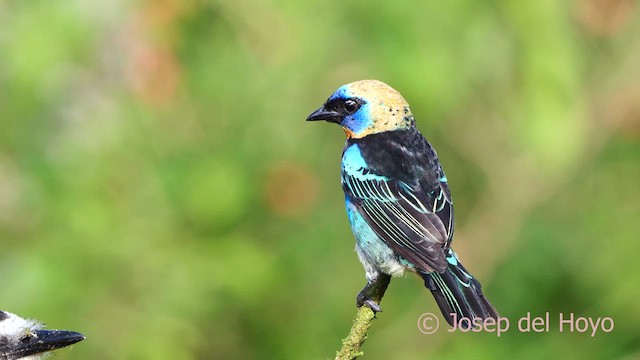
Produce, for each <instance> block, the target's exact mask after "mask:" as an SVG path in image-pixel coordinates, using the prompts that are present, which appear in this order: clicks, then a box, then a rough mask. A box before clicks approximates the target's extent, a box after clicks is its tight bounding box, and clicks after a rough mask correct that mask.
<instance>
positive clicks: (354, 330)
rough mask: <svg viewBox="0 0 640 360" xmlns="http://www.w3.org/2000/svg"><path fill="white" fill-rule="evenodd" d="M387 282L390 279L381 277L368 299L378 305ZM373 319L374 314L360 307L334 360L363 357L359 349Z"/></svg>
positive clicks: (372, 288)
mask: <svg viewBox="0 0 640 360" xmlns="http://www.w3.org/2000/svg"><path fill="white" fill-rule="evenodd" d="M389 281H391V278H390V277H388V276H382V277H381V278H380V279H379V280H378V281H377V282H376V283H375V284H373V286H372V287H371V289H370V294H369V298H371V299H372V300H374V301H375V302H376V303H378V304H379V303H380V301H381V300H382V297H383V296H384V292H385V291H386V290H387V286H389ZM375 318H376V314H375V312H373V310H371V309H370V308H368V307H367V306H360V307H359V308H358V311H357V312H356V316H355V318H354V319H353V326H351V330H350V331H349V335H347V337H346V338H344V339H343V340H342V348H341V349H340V351H338V353H337V354H336V359H335V360H353V359H357V358H358V357H359V356H362V355H363V352H362V351H360V347H361V346H362V344H364V341H365V340H366V339H367V333H368V332H369V328H370V327H371V323H372V321H373V319H375Z"/></svg>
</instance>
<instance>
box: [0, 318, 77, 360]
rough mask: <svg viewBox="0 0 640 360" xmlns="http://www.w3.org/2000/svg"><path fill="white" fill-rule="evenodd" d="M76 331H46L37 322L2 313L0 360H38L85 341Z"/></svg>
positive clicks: (0, 322) (0, 319)
mask: <svg viewBox="0 0 640 360" xmlns="http://www.w3.org/2000/svg"><path fill="white" fill-rule="evenodd" d="M84 339H85V337H84V336H83V335H82V334H80V333H77V332H74V331H67V330H44V329H43V326H42V324H40V323H39V322H37V321H35V320H27V319H23V318H21V317H20V316H18V315H16V314H12V313H10V312H7V311H0V359H2V360H17V359H23V360H37V359H40V358H41V356H42V355H43V354H45V353H46V352H48V351H52V350H56V349H60V348H63V347H65V346H69V345H71V344H75V343H77V342H78V341H82V340H84Z"/></svg>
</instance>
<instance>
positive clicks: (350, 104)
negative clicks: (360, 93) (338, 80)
mask: <svg viewBox="0 0 640 360" xmlns="http://www.w3.org/2000/svg"><path fill="white" fill-rule="evenodd" d="M359 107H360V106H358V103H357V102H355V101H354V100H347V101H345V102H344V109H345V110H347V112H348V113H349V114H353V113H354V112H356V111H357V110H358V108H359Z"/></svg>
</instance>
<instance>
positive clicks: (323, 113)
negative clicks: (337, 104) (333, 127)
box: [307, 107, 342, 124]
mask: <svg viewBox="0 0 640 360" xmlns="http://www.w3.org/2000/svg"><path fill="white" fill-rule="evenodd" d="M319 120H324V121H328V122H332V123H336V124H340V122H341V121H342V115H341V114H340V113H338V112H336V111H332V110H325V108H324V107H321V108H320V109H318V110H316V111H314V112H312V113H311V115H309V116H308V117H307V121H319Z"/></svg>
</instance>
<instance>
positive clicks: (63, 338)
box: [9, 330, 85, 359]
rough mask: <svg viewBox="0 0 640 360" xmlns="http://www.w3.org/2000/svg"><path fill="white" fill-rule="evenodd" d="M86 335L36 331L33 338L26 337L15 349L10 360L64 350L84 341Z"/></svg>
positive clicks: (61, 331) (72, 332)
mask: <svg viewBox="0 0 640 360" xmlns="http://www.w3.org/2000/svg"><path fill="white" fill-rule="evenodd" d="M84 339H85V337H84V335H82V334H80V333H77V332H75V331H66V330H35V331H33V332H32V335H31V336H25V337H24V338H23V339H22V340H21V342H20V345H19V346H18V347H17V348H16V349H14V351H13V352H12V353H11V355H10V357H9V359H21V358H23V357H26V356H29V355H35V354H41V353H44V352H47V351H52V350H56V349H60V348H63V347H65V346H69V345H72V344H75V343H77V342H78V341H82V340H84Z"/></svg>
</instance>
